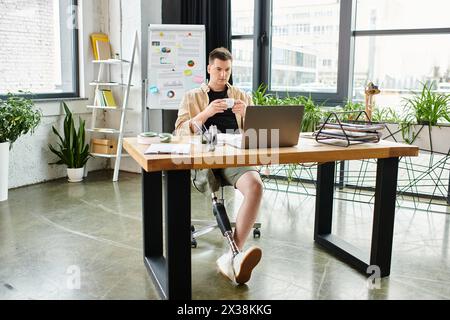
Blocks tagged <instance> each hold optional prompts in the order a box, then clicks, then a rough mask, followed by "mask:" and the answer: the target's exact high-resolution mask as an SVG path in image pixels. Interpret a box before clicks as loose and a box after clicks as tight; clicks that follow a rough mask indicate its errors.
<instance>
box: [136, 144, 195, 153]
mask: <svg viewBox="0 0 450 320" xmlns="http://www.w3.org/2000/svg"><path fill="white" fill-rule="evenodd" d="M190 152H191V145H190V144H188V143H186V144H185V143H176V144H175V143H154V144H152V145H150V147H148V148H147V150H145V152H144V154H172V153H174V154H189V153H190Z"/></svg>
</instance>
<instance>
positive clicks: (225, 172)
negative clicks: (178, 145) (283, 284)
mask: <svg viewBox="0 0 450 320" xmlns="http://www.w3.org/2000/svg"><path fill="white" fill-rule="evenodd" d="M232 61H233V57H232V55H231V53H230V51H228V50H227V49H225V48H217V49H214V50H213V51H212V52H211V53H210V54H209V65H208V73H209V75H210V80H209V82H208V84H202V85H201V87H200V88H197V89H193V90H191V91H189V92H187V93H186V94H185V96H184V98H183V100H182V102H181V105H180V109H179V112H178V119H177V121H176V123H175V128H176V131H177V134H180V135H192V134H194V133H196V132H197V131H198V130H199V129H200V130H201V128H202V127H203V125H204V126H205V128H206V129H209V127H210V126H211V125H215V126H216V127H217V129H218V130H219V131H220V132H223V133H225V132H226V131H230V130H233V131H235V130H237V129H241V128H242V127H243V121H244V118H245V111H246V108H247V106H248V105H249V104H251V101H252V100H251V97H250V96H249V95H247V94H246V93H244V92H243V91H241V90H239V89H238V88H236V87H233V86H231V85H230V84H229V83H228V81H229V79H230V75H231V65H232ZM226 98H230V99H234V106H233V107H232V108H231V109H230V108H229V109H227V103H226V101H225V100H224V99H226ZM191 174H192V180H193V183H194V186H195V187H196V188H197V189H198V190H199V191H201V192H202V193H204V194H206V195H207V196H209V195H211V193H215V192H217V191H218V190H219V188H220V185H221V181H224V182H225V183H227V184H230V185H232V186H234V187H235V188H236V189H238V190H239V191H240V192H241V193H242V194H243V195H244V201H243V202H242V205H241V207H240V208H239V212H238V215H237V218H236V227H235V229H234V233H233V236H232V240H234V243H230V246H231V249H230V251H229V252H227V253H226V254H224V255H222V256H221V257H220V258H219V259H218V260H217V266H218V268H219V271H220V272H221V273H222V274H223V275H224V276H226V277H228V278H229V279H230V280H232V281H236V282H237V283H239V284H242V283H246V282H247V281H248V280H249V279H250V276H251V272H252V270H253V268H254V267H255V266H256V265H257V264H258V263H259V261H260V259H261V255H262V251H261V249H260V248H258V247H256V246H252V247H250V248H249V249H247V250H246V251H242V250H243V247H244V243H245V241H246V239H247V237H248V235H249V233H250V231H251V229H252V227H253V224H254V223H255V221H256V216H257V214H258V210H259V206H260V203H261V198H262V193H263V184H262V181H261V177H260V176H259V173H258V172H257V170H256V168H255V167H238V168H225V169H214V170H211V169H204V170H192V172H191ZM232 242H233V241H232ZM236 249H237V250H236Z"/></svg>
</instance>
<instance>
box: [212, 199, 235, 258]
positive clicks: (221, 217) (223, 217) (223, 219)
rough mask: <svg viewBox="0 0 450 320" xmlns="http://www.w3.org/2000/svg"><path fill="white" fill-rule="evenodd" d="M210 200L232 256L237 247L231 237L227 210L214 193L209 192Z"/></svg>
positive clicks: (231, 231) (231, 232)
mask: <svg viewBox="0 0 450 320" xmlns="http://www.w3.org/2000/svg"><path fill="white" fill-rule="evenodd" d="M211 197H212V202H213V213H214V216H215V217H216V220H217V225H218V226H219V229H220V231H221V232H222V235H223V236H224V237H225V239H227V242H228V244H229V245H230V249H231V252H232V254H233V257H235V256H236V255H237V254H239V248H238V247H237V245H236V243H235V242H234V239H233V230H232V228H231V223H230V220H229V219H228V215H227V211H226V210H225V206H224V205H223V204H222V203H221V202H219V201H217V197H216V194H215V193H212V194H211Z"/></svg>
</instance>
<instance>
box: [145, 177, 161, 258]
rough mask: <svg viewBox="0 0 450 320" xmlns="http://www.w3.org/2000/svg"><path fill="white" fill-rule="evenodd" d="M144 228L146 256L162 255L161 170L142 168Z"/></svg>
mask: <svg viewBox="0 0 450 320" xmlns="http://www.w3.org/2000/svg"><path fill="white" fill-rule="evenodd" d="M142 228H143V233H142V234H143V240H144V258H145V257H162V255H163V233H162V232H163V231H162V184H161V172H146V171H145V170H142Z"/></svg>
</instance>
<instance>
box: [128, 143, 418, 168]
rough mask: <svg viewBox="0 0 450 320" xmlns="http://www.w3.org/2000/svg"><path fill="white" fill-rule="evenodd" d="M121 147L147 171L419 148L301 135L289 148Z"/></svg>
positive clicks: (404, 152) (373, 155)
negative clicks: (157, 151)
mask: <svg viewBox="0 0 450 320" xmlns="http://www.w3.org/2000/svg"><path fill="white" fill-rule="evenodd" d="M191 139H193V138H191V137H174V139H173V143H190V141H191ZM123 147H124V149H125V150H126V151H127V152H128V153H129V154H130V155H131V157H132V158H133V159H134V160H136V161H137V162H138V163H139V165H140V166H141V167H142V168H143V169H144V170H146V171H147V172H151V171H162V170H186V169H206V168H226V167H242V166H249V165H273V164H287V163H308V162H320V163H324V162H331V161H339V160H360V159H377V158H392V157H401V156H412V157H414V156H417V155H418V154H419V148H418V147H416V146H411V145H406V144H400V143H395V142H390V141H384V140H382V141H380V142H379V143H365V144H359V145H352V146H349V147H338V146H331V145H327V144H322V143H317V142H316V141H315V140H314V139H308V138H305V137H304V136H303V134H302V136H301V137H300V139H299V144H298V145H297V146H295V147H291V148H279V149H251V150H244V149H238V148H234V147H232V146H228V145H225V146H217V147H216V150H215V151H214V152H208V151H207V146H206V145H201V144H192V145H191V154H189V155H187V154H185V155H175V154H161V155H144V151H145V150H146V149H147V148H148V147H149V145H144V144H138V143H137V138H125V139H124V140H123Z"/></svg>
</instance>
